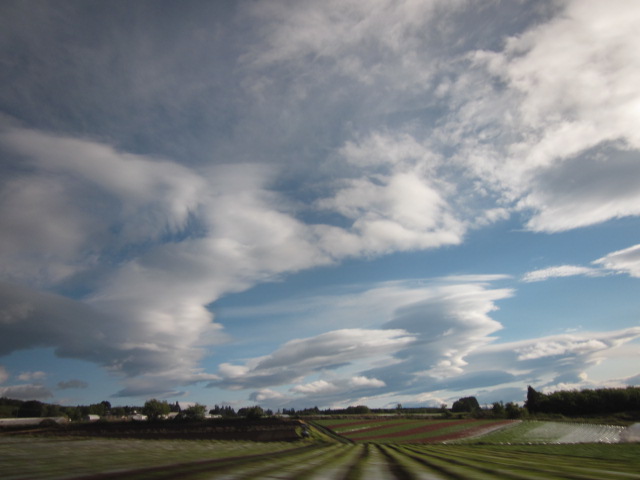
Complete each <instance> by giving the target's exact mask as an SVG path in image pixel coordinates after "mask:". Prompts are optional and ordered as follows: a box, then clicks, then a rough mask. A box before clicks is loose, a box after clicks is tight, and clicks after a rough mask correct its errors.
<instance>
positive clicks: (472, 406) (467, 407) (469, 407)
mask: <svg viewBox="0 0 640 480" xmlns="http://www.w3.org/2000/svg"><path fill="white" fill-rule="evenodd" d="M474 410H480V404H479V403H478V400H477V399H476V397H462V398H460V399H458V400H456V401H455V402H453V405H452V406H451V411H452V412H473V411H474Z"/></svg>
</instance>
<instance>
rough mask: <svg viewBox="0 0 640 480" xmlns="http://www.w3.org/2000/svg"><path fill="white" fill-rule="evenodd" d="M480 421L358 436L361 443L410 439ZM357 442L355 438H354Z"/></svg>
mask: <svg viewBox="0 0 640 480" xmlns="http://www.w3.org/2000/svg"><path fill="white" fill-rule="evenodd" d="M477 421H478V420H474V419H466V420H442V421H439V422H429V423H428V424H427V425H421V426H419V427H413V428H407V429H406V430H401V431H398V432H390V433H385V434H382V435H368V436H360V435H358V438H357V440H358V441H359V442H362V441H369V440H374V439H382V438H400V437H409V436H417V435H421V434H428V433H432V432H435V431H438V430H443V429H445V428H449V427H454V426H455V427H457V426H459V425H465V424H468V423H475V422H477ZM389 426H390V425H389ZM380 428H388V426H382V427H378V429H380ZM361 432H362V430H361V431H359V432H357V433H358V434H360V433H361ZM354 440H355V438H354ZM428 440H429V439H428V438H427V439H425V441H428Z"/></svg>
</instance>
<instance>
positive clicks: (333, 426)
mask: <svg viewBox="0 0 640 480" xmlns="http://www.w3.org/2000/svg"><path fill="white" fill-rule="evenodd" d="M373 422H379V420H358V421H353V422H347V423H330V424H327V425H325V427H327V428H330V429H331V430H339V429H342V428H346V427H357V426H358V425H367V424H369V423H373Z"/></svg>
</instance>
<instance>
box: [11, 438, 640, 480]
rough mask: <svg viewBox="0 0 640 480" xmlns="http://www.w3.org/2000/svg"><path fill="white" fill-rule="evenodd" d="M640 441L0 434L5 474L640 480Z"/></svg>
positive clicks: (47, 479)
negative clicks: (492, 441) (425, 441)
mask: <svg viewBox="0 0 640 480" xmlns="http://www.w3.org/2000/svg"><path fill="white" fill-rule="evenodd" d="M638 453H640V446H639V445H638V444H588V445H568V444H565V445H450V444H432V445H431V444H375V443H353V444H343V443H327V442H320V441H317V440H314V439H308V440H300V441H299V442H293V443H292V442H265V443H260V442H245V441H207V440H134V439H95V438H74V439H60V438H52V437H24V436H19V437H0V472H2V474H1V476H2V478H3V479H4V480H26V479H29V480H53V479H58V480H62V479H65V480H71V479H73V480H80V479H82V480H98V479H99V480H112V479H113V480H115V479H122V480H133V479H138V480H141V479H150V480H153V479H156V480H159V479H174V478H175V479H178V478H179V479H185V480H196V479H227V480H229V479H264V478H278V479H317V480H320V479H322V480H332V479H336V480H340V479H351V480H358V479H362V480H377V479H379V480H386V479H399V480H406V479H431V480H433V479H443V480H447V479H495V480H498V479H519V480H527V479H531V480H534V479H582V480H606V479H620V478H625V479H640V473H638V472H640V455H638Z"/></svg>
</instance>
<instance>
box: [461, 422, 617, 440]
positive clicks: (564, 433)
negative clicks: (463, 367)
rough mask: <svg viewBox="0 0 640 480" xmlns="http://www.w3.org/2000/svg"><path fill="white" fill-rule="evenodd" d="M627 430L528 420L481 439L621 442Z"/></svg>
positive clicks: (605, 426)
mask: <svg viewBox="0 0 640 480" xmlns="http://www.w3.org/2000/svg"><path fill="white" fill-rule="evenodd" d="M626 430H627V428H626V427H621V426H617V425H594V424H578V423H566V422H540V421H528V422H521V423H518V424H515V425H512V426H511V427H510V428H506V429H503V430H500V431H497V432H495V433H490V434H487V435H485V436H483V437H482V438H480V439H479V440H480V441H482V443H553V444H561V443H618V442H620V441H621V440H622V438H623V436H624V434H625V431H626ZM462 441H463V442H464V441H465V440H464V439H463V440H462Z"/></svg>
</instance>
